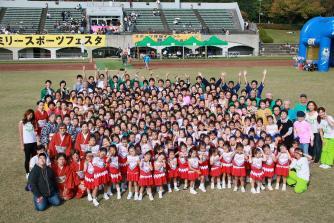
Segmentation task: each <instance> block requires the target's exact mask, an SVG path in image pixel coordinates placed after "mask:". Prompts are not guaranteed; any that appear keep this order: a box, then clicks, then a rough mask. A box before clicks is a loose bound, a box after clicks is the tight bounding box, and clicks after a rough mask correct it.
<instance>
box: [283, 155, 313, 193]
mask: <svg viewBox="0 0 334 223" xmlns="http://www.w3.org/2000/svg"><path fill="white" fill-rule="evenodd" d="M303 155H305V156H303ZM294 157H295V159H293V160H292V162H291V164H290V169H291V170H290V171H289V176H288V178H287V179H286V182H287V184H288V185H289V186H294V187H295V188H294V191H295V192H296V193H297V194H300V193H303V192H305V191H306V190H307V185H308V182H309V181H310V166H309V160H308V158H309V159H312V157H310V156H308V155H307V154H303V152H302V151H301V149H299V148H298V149H296V150H295V152H294Z"/></svg>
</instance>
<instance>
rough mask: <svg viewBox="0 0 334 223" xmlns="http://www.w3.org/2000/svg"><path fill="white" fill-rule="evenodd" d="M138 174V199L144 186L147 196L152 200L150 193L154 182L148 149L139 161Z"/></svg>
mask: <svg viewBox="0 0 334 223" xmlns="http://www.w3.org/2000/svg"><path fill="white" fill-rule="evenodd" d="M139 166H140V175H139V181H138V184H139V186H140V191H139V197H138V200H139V201H141V200H142V199H143V193H144V189H145V187H146V191H147V195H148V198H149V199H150V200H151V201H153V195H152V186H153V184H154V181H153V176H152V171H153V167H152V163H151V152H150V151H148V152H146V153H145V155H144V157H143V159H142V160H141V161H140V164H139Z"/></svg>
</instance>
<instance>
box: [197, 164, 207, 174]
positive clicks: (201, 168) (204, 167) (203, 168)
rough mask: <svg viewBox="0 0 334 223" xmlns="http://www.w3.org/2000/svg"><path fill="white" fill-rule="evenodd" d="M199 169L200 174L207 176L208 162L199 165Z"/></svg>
mask: <svg viewBox="0 0 334 223" xmlns="http://www.w3.org/2000/svg"><path fill="white" fill-rule="evenodd" d="M199 170H200V171H201V175H202V176H209V166H208V164H204V165H201V164H200V165H199Z"/></svg>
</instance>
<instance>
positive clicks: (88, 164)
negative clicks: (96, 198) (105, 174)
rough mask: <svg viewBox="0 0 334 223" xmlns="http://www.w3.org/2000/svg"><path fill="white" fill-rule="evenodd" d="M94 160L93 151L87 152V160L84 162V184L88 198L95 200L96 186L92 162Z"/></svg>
mask: <svg viewBox="0 0 334 223" xmlns="http://www.w3.org/2000/svg"><path fill="white" fill-rule="evenodd" d="M92 160H93V153H92V152H90V151H88V152H86V161H85V164H84V173H85V179H84V185H85V187H86V189H87V200H88V201H93V197H92V191H93V190H94V188H95V185H94V166H93V164H92Z"/></svg>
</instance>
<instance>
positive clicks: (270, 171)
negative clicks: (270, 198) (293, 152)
mask: <svg viewBox="0 0 334 223" xmlns="http://www.w3.org/2000/svg"><path fill="white" fill-rule="evenodd" d="M263 152H264V158H265V161H264V163H263V165H262V170H263V178H264V180H265V179H267V181H268V185H267V188H268V190H270V191H271V190H273V187H272V186H271V182H272V179H273V176H274V174H275V162H276V158H275V155H274V154H273V153H272V151H271V148H270V146H269V145H267V144H266V145H264V146H263Z"/></svg>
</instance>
